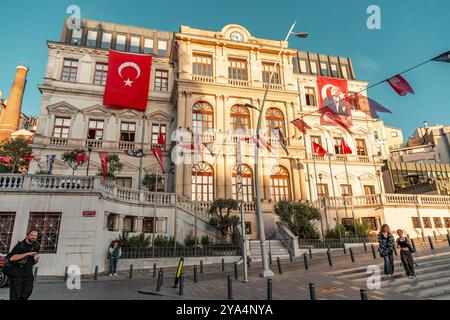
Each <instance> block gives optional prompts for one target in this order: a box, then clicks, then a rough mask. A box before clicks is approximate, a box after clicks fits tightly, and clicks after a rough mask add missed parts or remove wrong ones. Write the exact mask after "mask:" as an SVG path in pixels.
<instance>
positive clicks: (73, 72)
mask: <svg viewBox="0 0 450 320" xmlns="http://www.w3.org/2000/svg"><path fill="white" fill-rule="evenodd" d="M77 73H78V60H75V59H64V62H63V70H62V76H61V80H63V81H69V82H76V81H77Z"/></svg>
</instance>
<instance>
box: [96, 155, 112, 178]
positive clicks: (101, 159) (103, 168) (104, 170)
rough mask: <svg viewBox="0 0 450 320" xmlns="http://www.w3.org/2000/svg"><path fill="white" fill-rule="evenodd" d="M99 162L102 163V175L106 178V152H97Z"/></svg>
mask: <svg viewBox="0 0 450 320" xmlns="http://www.w3.org/2000/svg"><path fill="white" fill-rule="evenodd" d="M98 155H99V157H100V162H101V163H102V170H103V177H104V178H106V176H107V175H108V157H109V154H108V152H99V153H98Z"/></svg>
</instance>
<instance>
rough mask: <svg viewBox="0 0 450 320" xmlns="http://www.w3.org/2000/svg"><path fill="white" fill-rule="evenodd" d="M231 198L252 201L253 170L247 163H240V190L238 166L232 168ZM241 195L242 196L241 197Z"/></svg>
mask: <svg viewBox="0 0 450 320" xmlns="http://www.w3.org/2000/svg"><path fill="white" fill-rule="evenodd" d="M232 188H233V199H235V200H239V201H240V200H242V199H243V200H244V202H252V201H253V199H254V197H253V171H252V169H251V168H250V167H249V166H247V165H242V190H239V175H238V166H235V167H234V169H233V187H232ZM242 197H243V198H242Z"/></svg>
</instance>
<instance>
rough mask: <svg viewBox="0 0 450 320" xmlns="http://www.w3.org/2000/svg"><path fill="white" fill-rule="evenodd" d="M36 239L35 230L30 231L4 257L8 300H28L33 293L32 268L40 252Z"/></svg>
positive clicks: (37, 260) (36, 233)
mask: <svg viewBox="0 0 450 320" xmlns="http://www.w3.org/2000/svg"><path fill="white" fill-rule="evenodd" d="M37 238H38V232H37V230H35V229H32V230H30V231H29V232H28V234H27V237H26V238H25V240H23V241H19V242H18V243H17V244H16V246H15V247H14V248H13V249H12V250H11V252H10V253H9V254H8V255H7V256H6V264H8V267H7V275H8V279H9V299H10V300H28V298H30V296H31V293H32V292H33V283H34V275H33V266H34V265H35V264H37V263H38V262H39V251H40V246H39V244H38V243H37V242H36V240H37ZM6 264H5V265H6Z"/></svg>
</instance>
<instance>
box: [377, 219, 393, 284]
mask: <svg viewBox="0 0 450 320" xmlns="http://www.w3.org/2000/svg"><path fill="white" fill-rule="evenodd" d="M377 239H378V243H379V245H380V246H379V248H378V250H379V252H380V256H381V257H382V258H383V259H384V274H385V275H386V276H387V277H388V278H389V279H391V278H392V276H393V274H394V249H395V239H394V236H393V235H392V233H391V230H390V228H389V226H388V225H387V224H384V225H383V226H382V227H381V230H380V232H379V233H378V236H377Z"/></svg>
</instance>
